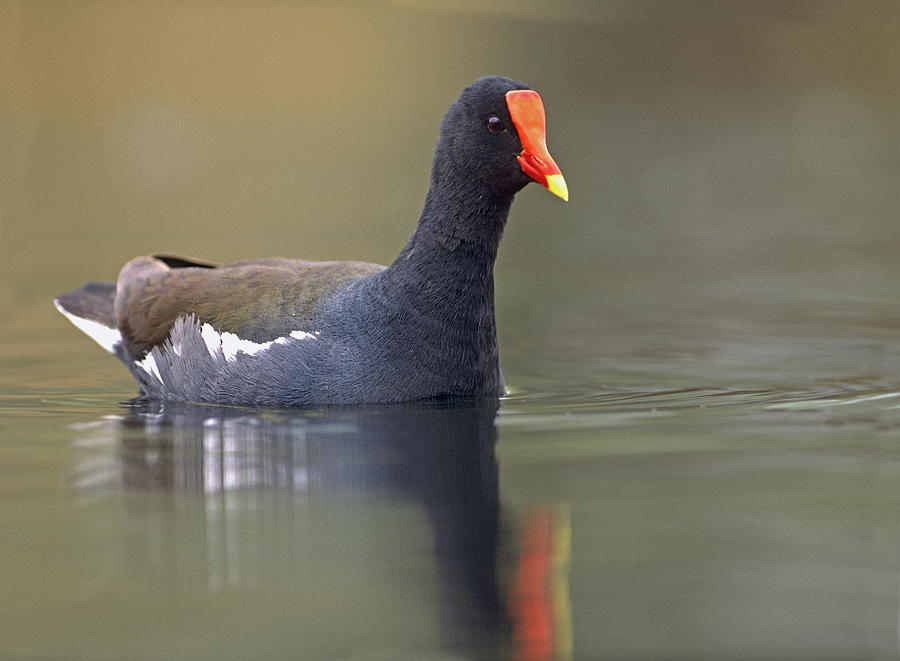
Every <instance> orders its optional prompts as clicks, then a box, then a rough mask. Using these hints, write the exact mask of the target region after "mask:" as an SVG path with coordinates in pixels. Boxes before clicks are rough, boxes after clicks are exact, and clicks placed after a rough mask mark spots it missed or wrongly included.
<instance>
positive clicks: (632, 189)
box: [0, 0, 900, 383]
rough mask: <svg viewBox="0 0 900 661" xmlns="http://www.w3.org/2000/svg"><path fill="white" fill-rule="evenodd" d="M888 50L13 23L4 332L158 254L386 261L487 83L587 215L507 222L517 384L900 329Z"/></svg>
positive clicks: (523, 35) (825, 39) (896, 25)
mask: <svg viewBox="0 0 900 661" xmlns="http://www.w3.org/2000/svg"><path fill="white" fill-rule="evenodd" d="M898 35H900V5H898V4H897V3H895V2H892V1H889V0H888V1H885V2H863V1H847V2H828V1H796V0H791V1H788V2H784V1H781V0H778V1H771V2H769V1H763V0H759V1H750V2H703V1H699V0H698V1H688V0H685V1H682V2H649V1H648V2H643V1H611V0H610V1H605V2H577V1H572V2H559V3H545V2H519V1H517V2H511V1H510V2H506V1H502V0H501V1H497V2H492V3H489V6H485V5H484V3H481V2H442V1H440V0H433V1H430V2H429V1H424V2H412V1H410V2H406V1H402V0H397V1H395V2H302V3H301V2H298V3H282V2H278V3H276V2H263V3H257V2H225V3H213V2H193V3H152V4H149V5H145V4H132V3H117V2H9V1H8V2H6V3H4V4H3V5H2V9H0V49H2V51H0V52H2V54H3V57H2V58H0V222H2V225H0V249H2V260H0V261H2V264H0V268H2V274H0V278H2V282H0V292H2V293H0V295H2V297H3V298H2V303H3V305H4V308H5V309H6V310H7V311H8V312H7V315H5V318H4V321H3V323H4V324H7V325H8V326H10V328H9V329H8V336H9V338H10V340H11V341H14V340H15V338H19V339H23V338H24V339H27V340H29V341H31V340H34V339H35V333H37V334H42V333H45V332H49V331H50V330H51V329H52V334H53V336H54V337H57V336H62V335H64V336H66V337H67V338H68V339H74V337H76V336H75V334H74V333H73V330H72V329H71V328H68V327H67V326H66V323H65V321H64V320H63V319H62V318H61V317H59V316H58V315H56V313H55V312H54V311H53V310H52V307H51V306H50V299H51V298H52V297H53V296H54V295H56V294H58V293H60V292H62V291H66V290H67V289H70V288H74V287H76V286H78V285H79V284H81V283H82V282H83V281H85V280H88V279H95V280H112V279H114V278H115V276H116V274H117V272H118V269H119V267H120V266H121V265H122V264H123V263H124V262H125V261H127V260H128V259H129V258H131V257H132V256H134V255H138V254H145V253H149V252H154V251H168V252H175V253H182V254H187V255H192V256H197V257H204V258H207V259H212V260H216V261H230V260H236V259H240V258H244V257H258V256H271V255H281V256H289V257H303V258H307V259H322V260H329V259H360V260H366V261H374V262H380V263H390V261H391V260H392V259H393V257H394V256H395V255H396V254H397V252H398V251H399V250H400V248H402V246H403V245H404V243H405V241H406V239H407V237H408V236H409V234H410V233H411V232H412V230H413V229H414V227H415V222H416V219H417V218H418V213H419V211H420V209H421V204H422V201H423V199H424V195H425V191H426V189H427V185H428V176H429V167H430V163H431V157H432V150H433V147H434V142H435V139H436V135H437V127H438V124H439V122H440V119H441V117H442V115H443V112H444V111H445V109H446V107H447V106H448V105H449V103H450V102H451V101H452V100H453V99H454V98H455V97H456V96H457V95H458V93H459V92H460V90H461V89H462V88H463V87H464V86H465V85H467V84H468V83H469V82H471V81H473V80H474V79H476V78H478V77H480V76H482V75H485V74H493V73H500V74H504V75H508V76H511V77H514V78H517V79H520V80H523V81H525V82H527V83H529V84H530V85H532V86H533V87H535V88H536V89H537V90H539V91H540V93H541V94H542V96H543V98H544V102H545V105H546V108H547V113H548V123H549V128H548V132H549V133H548V136H549V144H550V149H551V152H552V153H553V154H554V156H555V158H556V160H557V162H558V163H559V164H560V166H561V168H562V169H563V172H564V174H565V176H566V179H567V181H568V183H569V187H570V190H571V201H570V202H569V203H568V204H563V203H561V202H560V201H559V200H557V199H555V198H554V197H553V196H551V195H547V194H546V191H543V190H542V189H540V188H539V187H537V186H531V187H529V188H527V189H526V190H525V191H524V192H523V193H522V194H520V195H519V197H518V198H517V201H516V203H515V205H514V207H513V212H512V215H511V219H510V223H509V225H508V227H507V232H506V236H505V237H504V243H503V246H502V249H501V252H500V260H499V263H498V268H497V288H498V296H497V301H498V303H497V304H498V317H499V325H500V333H501V338H502V342H501V346H502V347H503V355H504V362H505V367H506V370H507V373H508V374H509V373H510V372H512V373H513V375H515V374H516V373H517V372H519V371H521V372H522V374H523V378H525V377H526V375H529V374H533V373H535V372H552V371H553V367H552V365H555V364H558V362H559V360H560V359H563V360H566V359H568V358H572V360H571V361H569V362H571V363H572V365H573V366H575V367H576V368H577V367H578V366H580V365H584V364H585V360H586V361H588V363H589V364H590V365H591V368H590V369H592V370H595V369H599V370H602V371H605V372H607V373H609V372H611V371H615V370H617V369H620V367H621V366H620V364H619V363H620V361H619V360H618V357H619V356H623V355H628V353H629V352H633V353H634V352H641V351H644V350H645V349H646V347H644V346H641V347H638V346H635V343H636V340H635V335H634V333H635V330H636V329H637V328H640V329H641V330H642V331H645V334H644V335H643V337H644V338H645V340H646V342H644V341H642V342H643V343H644V344H646V343H649V344H651V345H653V344H655V346H656V347H657V349H658V350H660V351H663V352H668V353H670V354H671V353H673V352H674V353H678V352H685V351H686V352H688V353H691V352H693V353H695V354H696V353H697V352H698V351H699V349H698V347H695V346H684V345H681V344H679V345H678V346H671V347H669V346H668V343H671V342H672V341H673V338H674V337H676V336H679V337H681V336H684V337H687V338H691V337H697V336H698V334H699V335H700V336H703V335H707V336H708V337H707V338H706V339H707V340H708V339H721V338H722V337H723V336H729V337H731V336H733V333H739V334H740V333H742V332H744V331H745V330H746V329H748V328H750V329H751V330H749V331H747V339H748V340H750V341H752V340H753V339H754V338H756V337H758V336H759V334H760V332H762V333H764V334H768V335H769V336H770V337H772V338H776V337H777V336H778V335H779V334H780V332H781V331H780V329H781V328H782V325H783V323H792V324H793V323H796V322H797V321H798V319H799V318H800V317H802V319H800V321H802V325H803V329H804V330H803V332H809V333H813V334H814V333H815V332H816V330H815V329H816V327H817V326H819V325H820V323H821V322H822V318H821V317H822V315H824V316H825V317H826V318H827V319H826V321H835V322H837V323H838V324H844V323H847V318H849V317H853V318H859V317H860V316H863V317H865V320H866V323H867V324H868V325H874V326H877V327H879V328H882V327H884V326H889V327H890V328H891V330H893V329H894V328H895V327H896V325H897V322H898V320H900V309H898V306H897V299H896V291H897V282H898V276H900V260H897V259H896V251H897V246H898V244H900V243H898V239H900V224H898V222H897V209H898V208H900V192H898V186H897V181H898V175H900V119H898V117H900V39H898V38H897V37H898ZM813 308H814V309H813ZM798 315H799V316H800V317H798ZM803 315H806V316H805V317H803ZM871 317H877V319H871ZM870 322H871V323H870ZM753 324H761V325H762V327H761V328H760V327H756V326H753ZM654 334H655V335H658V336H659V337H658V341H657V342H655V343H654V339H653V337H654ZM661 343H662V345H666V346H662V345H661ZM773 343H774V344H777V342H776V341H775V340H773ZM598 345H602V346H598ZM60 349H62V347H60ZM745 349H746V350H747V351H750V352H751V353H753V349H752V347H751V348H748V347H746V346H745ZM10 350H11V351H15V352H17V353H20V349H19V348H16V349H10ZM67 350H70V351H71V352H73V353H75V354H76V355H81V354H82V353H84V354H88V353H89V352H93V351H94V350H95V349H94V347H92V346H91V345H89V344H87V343H85V342H84V341H83V338H78V340H76V341H73V342H72V343H71V344H69V345H67ZM774 350H775V352H776V353H777V352H778V350H777V348H775V349H774ZM760 351H761V352H762V353H765V351H763V349H762V348H760ZM598 352H599V353H598ZM544 358H546V360H544ZM733 358H734V357H732V358H728V360H731V359H733ZM759 358H760V356H754V357H753V358H752V360H748V361H745V362H740V361H739V364H737V365H736V367H739V368H744V372H743V373H745V374H747V375H748V377H749V378H750V379H751V380H752V379H754V378H756V376H758V375H754V374H752V373H751V372H752V371H753V365H758V364H759V363H758V362H757V361H758V359H759ZM783 358H785V356H779V359H778V361H776V362H777V363H778V364H781V360H782V359H783ZM829 360H831V359H829V358H828V357H827V356H826V355H816V356H814V357H813V360H812V363H813V364H814V365H819V366H820V367H821V368H822V369H823V370H824V371H823V372H822V373H821V374H820V376H823V377H824V376H827V375H828V374H830V372H828V369H831V365H830V364H825V363H828V361H829ZM858 360H859V357H858V356H857V357H855V358H854V362H857V361H858ZM864 360H866V359H864ZM823 361H824V362H823ZM869 362H872V361H871V360H869ZM773 367H775V366H774V365H773ZM813 369H815V367H814V368H813ZM840 369H843V367H842V366H839V367H838V371H840ZM867 369H868V368H867ZM709 371H710V370H708V369H706V367H704V368H703V372H704V373H705V374H706V375H708V374H709ZM566 374H567V376H571V373H570V372H568V371H567V370H566ZM119 376H121V377H122V382H123V383H127V375H126V374H124V372H122V373H120V374H119ZM622 376H623V378H625V377H626V376H627V375H622ZM794 377H795V374H788V375H785V376H784V379H785V380H793V379H794ZM637 378H638V379H640V378H645V377H642V376H638V377H637ZM768 378H771V379H774V380H776V381H777V380H779V378H780V377H778V376H777V375H775V374H770V375H769V376H768Z"/></svg>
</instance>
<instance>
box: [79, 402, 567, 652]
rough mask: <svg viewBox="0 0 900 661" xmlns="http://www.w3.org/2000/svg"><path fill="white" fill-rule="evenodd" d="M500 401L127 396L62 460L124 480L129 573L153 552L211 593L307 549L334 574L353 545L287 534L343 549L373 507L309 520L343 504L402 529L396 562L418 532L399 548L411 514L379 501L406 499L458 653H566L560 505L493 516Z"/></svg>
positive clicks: (259, 579)
mask: <svg viewBox="0 0 900 661" xmlns="http://www.w3.org/2000/svg"><path fill="white" fill-rule="evenodd" d="M498 404H499V403H498V402H497V401H488V402H484V401H479V402H464V403H461V404H460V403H455V404H453V405H450V404H446V403H428V404H406V405H398V406H389V407H383V406H378V407H355V408H340V409H320V410H315V411H304V412H282V411H277V412H256V411H251V410H246V409H237V408H227V407H213V406H194V405H186V404H178V403H169V402H166V403H159V402H135V403H133V404H131V405H130V406H129V407H128V410H127V413H126V414H125V415H124V416H122V417H121V418H117V419H115V420H106V421H100V422H98V423H96V424H91V425H88V426H86V427H85V428H84V429H83V432H84V433H83V435H82V436H81V438H80V439H79V440H78V441H76V444H75V450H76V451H75V453H74V455H73V460H72V462H71V464H70V468H69V475H70V479H71V482H72V484H73V486H74V487H75V488H76V489H77V491H78V492H79V493H80V494H81V496H82V497H83V498H84V499H85V500H86V501H92V500H95V499H96V498H97V497H98V496H102V495H103V494H107V495H108V493H109V492H110V490H112V491H115V492H118V493H120V495H121V498H122V502H123V503H124V505H125V509H126V517H127V519H128V521H126V526H125V527H126V528H132V529H134V528H138V529H141V530H142V533H141V534H139V535H138V539H137V540H134V541H132V542H130V543H129V542H126V546H128V547H132V548H131V551H132V552H131V553H130V554H129V557H128V559H127V560H126V563H128V566H127V568H126V570H125V571H126V572H129V573H131V570H134V572H135V573H137V574H142V573H145V571H146V570H145V569H144V568H143V567H141V564H142V563H143V562H151V563H152V556H153V555H154V554H155V555H156V556H160V555H161V556H163V557H164V558H165V560H164V561H163V563H162V564H164V565H167V566H168V567H170V569H166V570H163V571H164V572H165V573H169V576H167V578H169V579H172V580H175V581H177V582H179V583H181V584H183V585H184V584H188V585H192V586H193V588H194V589H196V590H201V591H203V592H205V593H206V594H222V593H226V592H228V591H233V590H245V589H248V588H253V589H256V588H260V587H262V588H266V587H268V586H272V585H279V584H280V583H282V582H283V581H284V580H286V578H287V577H286V576H285V575H284V574H285V573H289V572H294V571H297V569H296V565H297V564H301V563H305V565H304V569H303V570H302V571H307V572H314V571H322V572H324V573H325V574H333V575H340V563H341V562H345V561H347V558H346V557H341V556H340V555H339V554H338V555H335V556H332V557H331V558H325V559H322V558H320V559H319V562H323V563H324V564H325V565H326V566H324V567H323V566H319V567H316V566H314V565H315V562H313V563H312V564H310V558H309V557H304V554H303V552H302V551H299V552H297V551H295V550H294V549H295V548H296V547H298V546H299V547H308V545H309V544H310V543H311V539H310V537H315V536H317V535H318V536H319V539H318V543H322V544H323V545H326V546H334V547H335V548H338V549H342V551H341V553H344V552H346V547H347V546H353V545H358V544H360V543H361V542H360V538H361V537H365V536H366V535H369V536H371V535H372V533H373V531H372V530H371V524H368V523H366V522H362V523H361V524H360V527H357V528H354V527H353V526H352V525H350V526H346V527H342V526H341V525H339V524H338V525H335V526H334V527H327V526H326V527H324V528H323V527H318V528H317V529H316V530H315V531H313V530H310V526H309V519H310V517H312V518H316V517H319V516H320V515H322V514H324V515H325V516H331V515H333V514H334V513H335V512H340V511H346V509H347V508H348V506H349V508H350V509H351V510H356V511H357V512H363V513H365V515H366V517H369V516H373V517H378V521H379V523H378V524H377V525H378V526H379V527H381V530H379V531H378V532H376V533H375V534H376V536H382V538H383V536H387V537H388V538H391V537H393V538H395V539H396V540H398V547H397V548H394V549H392V554H393V557H392V561H393V564H394V565H395V566H399V567H400V568H401V571H402V569H403V568H404V567H405V566H410V565H411V566H412V568H415V565H416V563H418V562H421V557H417V553H416V549H415V546H414V545H413V548H412V549H410V548H402V542H403V540H406V539H408V538H409V536H410V535H409V531H408V530H404V529H403V528H404V527H405V525H407V524H408V522H406V521H404V523H403V524H401V525H398V526H397V529H392V528H391V526H392V525H397V524H395V523H391V517H390V516H387V517H386V516H384V515H383V514H380V515H379V514H378V508H379V507H380V506H386V507H387V508H388V509H390V508H391V507H392V506H394V507H396V506H400V507H401V508H402V507H408V506H409V505H410V504H412V505H414V506H415V507H417V508H421V510H422V511H424V513H425V517H424V520H423V525H424V526H425V527H427V529H428V530H427V531H426V532H425V533H424V534H423V535H422V536H423V537H425V538H426V539H428V540H429V541H430V545H431V554H432V559H431V560H429V562H433V566H434V570H433V571H434V576H435V577H436V582H435V586H436V587H435V588H432V590H433V591H434V592H435V594H433V595H432V596H431V599H430V600H429V602H430V603H432V604H434V608H435V610H436V612H437V613H438V615H437V619H438V620H439V630H440V638H441V646H442V647H444V648H449V649H452V650H453V651H454V652H456V653H464V654H466V657H467V658H485V659H499V658H515V659H533V660H535V661H537V660H539V659H548V660H549V659H561V658H568V657H569V656H570V653H569V650H570V648H571V645H570V633H569V629H570V625H569V615H568V592H567V586H566V581H567V577H566V573H565V567H566V560H567V550H568V517H567V515H566V512H565V510H564V509H563V508H560V507H543V506H541V507H536V508H533V509H532V510H529V511H526V512H524V513H517V514H504V517H501V506H500V497H499V485H498V465H497V459H496V456H495V452H494V448H495V444H496V441H497V428H496V426H495V417H496V414H497V409H498ZM160 495H162V496H163V497H164V498H166V499H167V500H165V501H164V504H163V506H162V507H159V506H156V507H148V501H147V499H146V498H145V497H146V496H160ZM135 496H138V497H135ZM140 496H145V497H140ZM157 505H158V504H157ZM342 516H343V515H340V514H338V516H337V519H338V520H340V519H341V518H342ZM357 516H358V515H357ZM351 519H352V517H351ZM501 519H502V520H501ZM353 520H356V519H353ZM367 527H368V529H367ZM420 532H421V531H420ZM325 535H327V536H328V537H330V539H328V540H322V539H321V537H322V536H325ZM412 537H413V538H415V535H412ZM505 540H508V541H505ZM419 553H421V550H419ZM347 557H349V558H351V560H350V562H353V563H359V562H361V561H362V562H366V561H367V560H369V556H367V555H366V553H363V554H362V555H360V554H359V553H353V554H349V555H348V556H347ZM329 564H331V566H328V565H329ZM398 580H400V581H403V580H415V578H414V576H412V575H411V576H410V578H408V579H404V578H399V579H398ZM201 581H202V583H201ZM325 587H326V588H327V586H325ZM429 587H430V586H417V589H418V590H422V589H425V590H428V589H429ZM306 598H313V599H315V598H316V596H315V595H313V596H312V597H310V596H309V595H307V597H306Z"/></svg>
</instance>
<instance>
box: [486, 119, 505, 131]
mask: <svg viewBox="0 0 900 661" xmlns="http://www.w3.org/2000/svg"><path fill="white" fill-rule="evenodd" d="M487 125H488V130H489V131H490V132H491V133H503V132H504V131H505V130H506V126H505V125H504V124H503V120H502V119H500V118H499V117H491V118H490V119H489V120H488V121H487Z"/></svg>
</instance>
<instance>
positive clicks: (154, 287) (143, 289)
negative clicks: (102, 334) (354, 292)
mask: <svg viewBox="0 0 900 661" xmlns="http://www.w3.org/2000/svg"><path fill="white" fill-rule="evenodd" d="M383 268H384V267H383V266H379V265H377V264H369V263H366V262H306V261H300V260H290V259H260V260H247V261H242V262H235V263H234V264H227V265H224V266H215V265H213V264H212V263H210V262H201V261H199V260H192V259H186V258H181V257H173V256H165V257H159V258H157V257H137V258H135V259H133V260H131V261H130V262H128V263H127V264H126V265H125V266H124V267H123V268H122V271H121V272H120V273H119V278H118V281H117V283H116V301H115V314H116V320H117V323H118V326H119V330H120V331H121V333H122V339H123V341H124V344H125V348H126V350H127V351H128V353H129V355H130V356H132V358H135V359H138V358H140V357H141V356H143V355H144V354H145V353H146V352H147V351H149V350H150V348H152V347H154V346H156V345H158V344H161V343H162V342H163V341H164V340H165V339H166V337H167V336H168V334H169V330H170V329H171V328H172V324H174V323H175V320H176V319H177V318H178V317H182V316H188V315H194V316H196V317H197V318H198V319H199V320H200V322H201V323H208V324H211V325H212V326H213V327H214V328H215V329H216V330H218V331H220V332H222V331H227V332H230V333H235V334H236V335H239V336H240V337H242V338H244V339H247V340H252V341H253V342H268V341H269V340H273V339H275V338H278V337H283V336H285V335H288V334H289V333H290V332H291V331H294V330H305V331H310V332H311V331H315V330H318V329H316V328H314V327H313V326H314V324H315V318H314V315H315V313H316V308H317V305H318V303H319V302H320V301H321V300H322V299H323V298H326V297H327V296H328V295H329V294H331V293H333V292H334V291H336V290H338V289H340V288H341V287H342V286H344V285H346V284H348V283H349V282H352V281H353V280H358V279H359V278H362V277H364V276H367V275H370V274H372V273H376V272H378V271H380V270H382V269H383Z"/></svg>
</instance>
